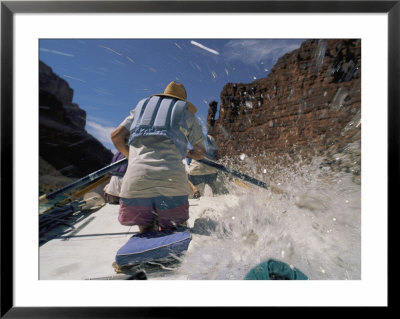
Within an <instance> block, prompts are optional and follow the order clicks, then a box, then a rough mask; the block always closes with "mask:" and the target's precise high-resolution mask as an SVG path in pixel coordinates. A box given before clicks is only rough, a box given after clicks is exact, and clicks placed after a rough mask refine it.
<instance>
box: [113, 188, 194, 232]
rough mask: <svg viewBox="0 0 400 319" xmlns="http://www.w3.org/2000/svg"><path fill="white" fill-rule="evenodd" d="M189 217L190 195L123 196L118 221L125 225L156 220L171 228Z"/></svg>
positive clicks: (144, 223) (144, 224)
mask: <svg viewBox="0 0 400 319" xmlns="http://www.w3.org/2000/svg"><path fill="white" fill-rule="evenodd" d="M188 219H189V202H188V196H187V195H186V196H171V197H164V196H159V197H152V198H121V199H120V206H119V216H118V221H119V222H120V223H121V224H122V225H125V226H133V225H139V226H146V225H151V224H152V223H154V222H156V223H157V224H158V225H159V226H161V228H171V227H174V226H178V225H179V224H183V223H184V222H185V221H187V220H188Z"/></svg>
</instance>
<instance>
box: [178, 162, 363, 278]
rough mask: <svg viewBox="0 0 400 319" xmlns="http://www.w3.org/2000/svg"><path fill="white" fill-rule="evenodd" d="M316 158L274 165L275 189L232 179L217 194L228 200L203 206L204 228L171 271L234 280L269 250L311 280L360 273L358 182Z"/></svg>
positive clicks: (179, 274) (196, 276)
mask: <svg viewBox="0 0 400 319" xmlns="http://www.w3.org/2000/svg"><path fill="white" fill-rule="evenodd" d="M319 163H320V161H318V160H315V161H314V162H313V163H311V164H302V165H300V164H299V165H298V166H297V167H296V168H292V169H288V168H287V169H280V170H279V174H278V175H279V181H277V182H276V183H275V185H278V187H279V188H280V189H281V190H283V192H282V193H278V192H273V191H270V190H265V189H261V188H258V187H256V186H253V185H249V187H251V188H250V189H249V188H246V187H241V186H238V185H237V183H236V184H235V183H234V182H231V186H230V194H229V195H222V196H220V197H219V198H220V199H221V201H230V205H226V208H225V209H223V210H220V209H218V211H217V210H213V209H209V210H208V211H205V212H203V214H202V218H201V219H199V221H200V220H201V221H203V222H204V223H203V225H202V226H201V227H202V228H201V229H202V230H203V231H202V232H199V234H196V233H195V234H194V236H198V237H196V241H193V242H192V244H191V245H193V247H191V249H190V250H189V251H188V252H187V253H186V255H185V258H184V259H183V262H182V264H181V265H180V267H179V268H178V270H177V271H176V273H175V275H176V276H178V277H181V278H182V277H184V278H186V279H205V280H207V279H210V280H226V279H238V280H240V279H243V278H244V277H245V275H246V274H247V273H248V272H249V271H250V269H251V268H253V267H254V266H256V265H257V264H259V263H261V262H263V261H266V260H268V259H271V258H272V259H275V260H279V261H283V262H285V263H287V264H289V265H291V266H293V267H296V268H297V269H299V270H301V271H302V272H303V273H304V274H306V275H307V276H308V278H309V279H311V280H313V279H314V280H321V279H332V280H354V279H361V187H360V183H358V182H354V176H353V175H352V174H350V173H343V172H339V173H333V172H332V171H331V170H330V169H327V168H325V169H324V168H321V167H320V165H319ZM253 169H254V171H259V172H260V171H261V172H263V168H257V169H255V168H253ZM252 176H257V175H254V174H253V175H252ZM236 182H237V181H236ZM242 186H243V185H242ZM232 202H234V204H232ZM195 226H196V225H195ZM197 226H198V225H197ZM204 229H206V231H204ZM194 231H195V232H196V227H195V228H194Z"/></svg>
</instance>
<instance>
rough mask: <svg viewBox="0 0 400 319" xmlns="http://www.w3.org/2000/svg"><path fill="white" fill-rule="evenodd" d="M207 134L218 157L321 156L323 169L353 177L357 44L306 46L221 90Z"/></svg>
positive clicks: (357, 139)
mask: <svg viewBox="0 0 400 319" xmlns="http://www.w3.org/2000/svg"><path fill="white" fill-rule="evenodd" d="M214 118H217V120H213V121H212V120H211V119H214ZM208 127H209V132H210V133H211V134H212V135H213V136H214V137H215V139H216V141H217V143H218V145H219V148H220V149H219V153H218V157H219V158H221V157H224V156H229V157H233V158H235V157H239V156H240V154H246V155H247V156H252V157H259V158H260V160H262V159H264V160H272V159H274V158H275V159H278V158H282V155H296V156H297V155H299V154H300V155H302V157H305V158H307V157H310V156H311V155H323V156H325V164H327V165H330V166H332V167H335V165H336V166H338V167H340V169H341V170H343V169H344V170H348V171H351V172H353V173H354V174H355V175H359V173H360V161H361V155H360V152H361V151H360V148H361V40H332V39H329V40H307V41H305V42H304V43H303V44H302V45H301V47H300V48H299V49H297V50H294V51H292V52H291V53H288V54H285V55H284V56H282V57H281V58H280V59H279V60H278V61H277V63H276V64H275V65H274V67H273V68H272V69H271V72H270V73H269V74H268V76H267V77H266V78H263V79H259V80H256V81H254V82H252V83H248V84H243V83H228V84H226V85H225V87H224V88H223V90H222V92H221V101H220V108H219V113H217V111H216V107H215V105H214V110H212V109H211V106H210V108H209V116H208ZM338 154H345V155H346V156H344V157H343V156H342V157H340V156H339V157H338Z"/></svg>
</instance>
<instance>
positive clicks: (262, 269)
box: [244, 259, 308, 280]
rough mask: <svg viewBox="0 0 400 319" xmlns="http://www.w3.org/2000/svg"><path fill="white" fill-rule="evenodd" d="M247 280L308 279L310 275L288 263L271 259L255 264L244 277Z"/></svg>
mask: <svg viewBox="0 0 400 319" xmlns="http://www.w3.org/2000/svg"><path fill="white" fill-rule="evenodd" d="M244 279H245V280H308V277H307V276H306V275H305V274H303V273H302V272H301V271H300V270H298V269H296V268H291V267H290V266H289V265H288V264H286V263H284V262H281V261H277V260H273V259H269V260H267V261H264V262H262V263H261V264H259V265H257V266H255V267H254V268H253V269H251V270H250V271H249V273H248V274H247V275H246V277H245V278H244Z"/></svg>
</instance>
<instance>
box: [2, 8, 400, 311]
mask: <svg viewBox="0 0 400 319" xmlns="http://www.w3.org/2000/svg"><path fill="white" fill-rule="evenodd" d="M120 12H139V13H145V12H165V13H173V12H183V13H191V12H196V13H199V12H209V13H210V12H213V13H223V12H230V13H234V12H247V13H256V12H265V13H387V14H388V45H389V47H388V66H389V69H388V108H389V109H388V114H389V116H388V130H389V131H388V136H389V139H388V159H389V161H388V170H389V171H388V172H382V173H387V174H388V190H389V192H388V204H389V206H388V207H389V211H388V212H387V213H388V218H389V217H390V216H389V212H398V211H399V210H398V209H397V208H398V203H397V200H396V199H397V198H396V197H398V195H397V188H396V186H397V185H398V180H399V170H398V168H399V162H400V161H399V147H398V146H399V143H400V138H399V131H400V129H399V127H400V126H399V125H398V120H399V119H400V118H399V105H400V100H399V97H400V81H399V80H400V63H399V62H400V50H399V48H400V34H399V29H400V1H399V0H397V1H1V281H0V285H1V308H0V309H1V313H0V316H1V317H2V318H3V317H5V318H135V317H138V318H144V317H154V318H158V317H168V318H177V317H181V316H182V317H183V316H185V317H186V316H189V315H193V314H194V313H195V314H196V315H198V314H199V312H198V311H199V309H196V310H195V311H194V312H193V310H192V309H186V308H184V307H162V308H160V307H159V308H146V307H134V308H132V307H122V308H114V307H65V308H64V307H55V308H54V307H49V308H48V307H27V308H25V307H14V298H13V294H14V289H13V267H14V265H13V246H12V244H13V232H12V229H13V216H12V215H13V214H12V213H13V191H12V190H13V168H14V167H13V160H14V159H13V121H14V118H13V54H14V52H13V18H14V14H15V13H120ZM379 213H380V214H383V213H384V212H379ZM388 225H390V223H388ZM388 247H389V246H388ZM388 261H389V260H388ZM389 283H390V281H388V285H389ZM32 293H34V292H32ZM389 304H390V298H389V300H388V305H389ZM292 309H293V308H292ZM242 310H243V311H242ZM242 310H240V314H242V313H247V312H248V310H247V309H242ZM298 310H299V309H297V310H296V311H298ZM201 311H202V312H203V311H204V312H205V313H206V314H205V315H213V316H223V315H224V313H225V311H226V309H225V308H224V307H218V308H213V309H210V308H203V309H201ZM236 313H237V314H238V315H240V314H239V312H237V310H235V314H236Z"/></svg>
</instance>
